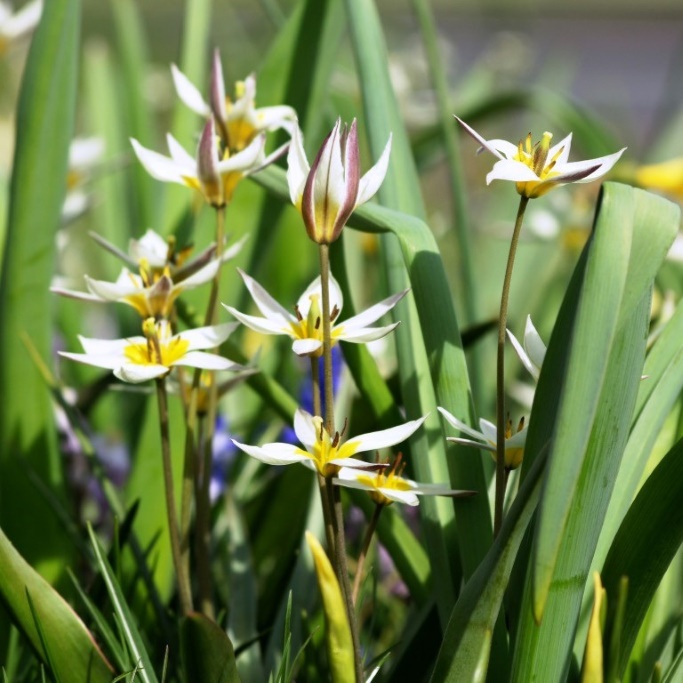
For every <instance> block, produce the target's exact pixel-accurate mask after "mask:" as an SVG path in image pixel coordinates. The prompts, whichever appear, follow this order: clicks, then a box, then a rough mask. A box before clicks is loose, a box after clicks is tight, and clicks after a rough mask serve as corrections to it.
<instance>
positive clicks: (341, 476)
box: [334, 453, 476, 506]
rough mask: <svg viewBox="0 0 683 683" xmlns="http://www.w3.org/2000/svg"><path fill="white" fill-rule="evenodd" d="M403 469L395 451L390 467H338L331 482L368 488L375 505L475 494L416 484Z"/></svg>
mask: <svg viewBox="0 0 683 683" xmlns="http://www.w3.org/2000/svg"><path fill="white" fill-rule="evenodd" d="M403 469H404V465H403V464H401V455H400V453H399V455H398V457H397V458H396V460H395V461H394V463H393V465H392V466H391V467H387V468H385V469H382V470H378V471H365V470H358V469H353V468H350V467H342V468H341V469H340V470H339V473H338V474H337V476H336V477H335V478H334V483H335V484H337V485H338V486H347V487H349V488H352V489H361V490H362V491H369V492H370V496H371V497H372V499H373V500H374V501H375V503H377V504H378V505H391V503H394V502H396V503H404V504H405V505H413V506H414V505H419V503H420V501H419V498H418V496H424V495H426V496H449V497H450V498H462V497H465V496H472V495H474V494H475V493H476V491H456V490H453V489H451V488H450V487H449V486H448V484H419V483H418V482H416V481H413V480H412V479H408V478H407V477H404V476H403Z"/></svg>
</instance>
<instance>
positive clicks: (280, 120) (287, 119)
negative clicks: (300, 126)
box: [254, 104, 296, 130]
mask: <svg viewBox="0 0 683 683" xmlns="http://www.w3.org/2000/svg"><path fill="white" fill-rule="evenodd" d="M254 119H255V121H256V126H257V128H258V130H276V129H278V128H289V129H290V130H292V129H293V126H291V123H292V122H293V121H294V120H295V119H296V112H295V111H294V109H292V108H291V107H288V106H287V105H286V104H280V105H276V106H273V107H261V108H260V109H257V110H256V111H255V112H254Z"/></svg>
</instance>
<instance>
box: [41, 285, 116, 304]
mask: <svg viewBox="0 0 683 683" xmlns="http://www.w3.org/2000/svg"><path fill="white" fill-rule="evenodd" d="M50 291H51V292H52V293H53V294H59V295H60V296H67V297H69V298H70V299H78V300H79V301H90V302H93V303H100V304H101V303H102V302H103V301H104V299H101V298H100V297H99V296H96V295H95V294H91V293H90V292H79V291H77V290H75V289H64V288H62V287H50Z"/></svg>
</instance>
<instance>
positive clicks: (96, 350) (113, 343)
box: [60, 318, 244, 384]
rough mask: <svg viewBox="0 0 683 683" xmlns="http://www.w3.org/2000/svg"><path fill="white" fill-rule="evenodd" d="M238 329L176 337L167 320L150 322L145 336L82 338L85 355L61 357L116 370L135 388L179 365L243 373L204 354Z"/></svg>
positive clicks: (145, 326)
mask: <svg viewBox="0 0 683 683" xmlns="http://www.w3.org/2000/svg"><path fill="white" fill-rule="evenodd" d="M236 327H237V325H236V324H235V323H224V324H222V325H212V326H209V327H198V328H196V329H193V330H186V331H183V332H180V333H178V334H175V335H174V334H172V330H171V324H170V323H169V322H168V321H167V320H161V321H155V320H154V318H147V319H146V320H145V321H144V322H143V325H142V331H143V334H144V336H138V337H130V338H128V339H88V338H86V337H81V336H79V337H78V338H79V340H80V342H81V345H82V346H83V350H84V351H85V353H68V352H66V351H60V355H61V356H64V357H65V358H70V359H71V360H75V361H78V362H79V363H84V364H85V365H94V366H95V367H98V368H105V369H106V370H113V371H114V375H115V376H116V377H118V378H119V379H120V380H123V381H124V382H131V383H133V384H137V383H139V382H146V381H147V380H150V379H156V378H160V377H164V376H165V375H167V374H168V373H169V372H170V371H171V370H172V369H173V368H174V367H175V366H176V365H183V366H188V367H193V368H201V369H202V370H243V369H244V368H243V367H242V366H240V365H237V364H235V363H233V362H232V361H230V360H228V359H227V358H222V357H221V356H217V355H216V354H214V353H206V352H205V351H204V350H205V349H213V348H215V347H217V346H219V345H220V344H222V343H223V342H224V341H225V340H226V339H227V338H228V337H229V336H230V334H231V333H232V332H233V331H234V330H235V328H236Z"/></svg>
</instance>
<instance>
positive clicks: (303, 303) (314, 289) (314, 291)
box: [296, 275, 332, 318]
mask: <svg viewBox="0 0 683 683" xmlns="http://www.w3.org/2000/svg"><path fill="white" fill-rule="evenodd" d="M315 295H317V296H318V305H319V306H321V307H322V296H323V290H322V285H321V284H320V275H318V277H316V278H315V280H313V282H311V284H310V285H308V287H306V289H305V290H304V292H303V294H302V295H301V296H300V297H299V300H298V301H297V302H296V307H297V308H298V309H299V313H300V314H301V316H302V317H303V318H306V317H307V316H308V311H309V309H310V307H311V296H315ZM330 308H332V306H331V305H330Z"/></svg>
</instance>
